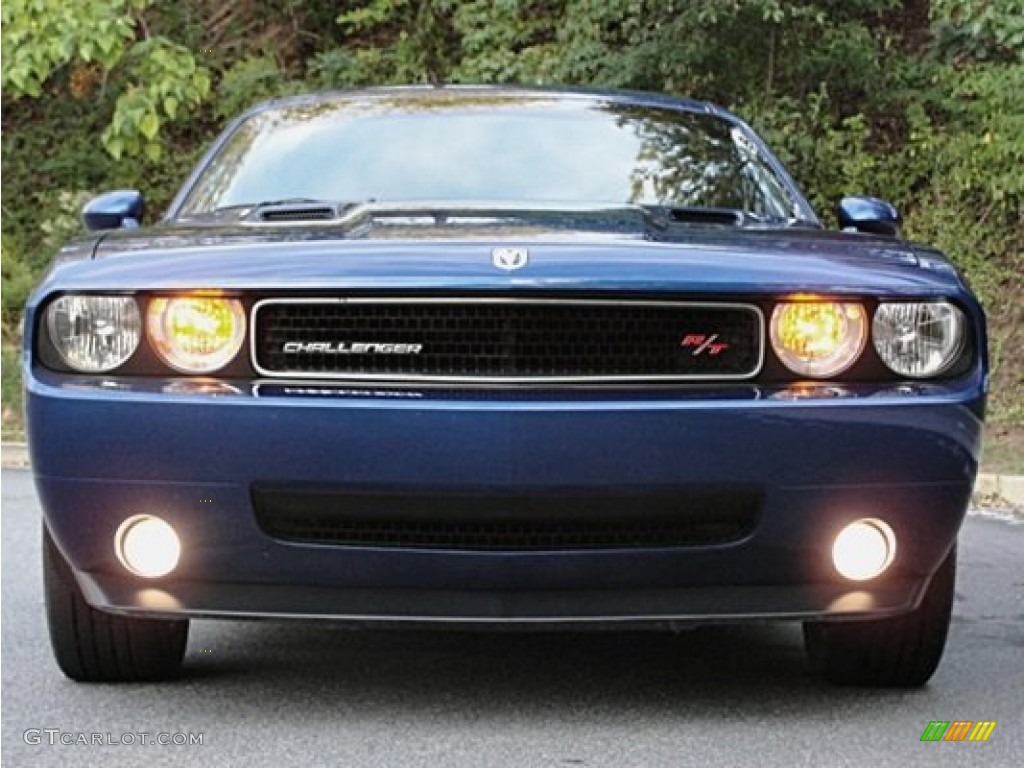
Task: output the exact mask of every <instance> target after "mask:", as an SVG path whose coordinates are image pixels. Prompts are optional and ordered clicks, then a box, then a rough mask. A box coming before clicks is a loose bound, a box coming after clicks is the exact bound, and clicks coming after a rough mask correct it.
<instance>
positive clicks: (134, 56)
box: [0, 0, 1024, 422]
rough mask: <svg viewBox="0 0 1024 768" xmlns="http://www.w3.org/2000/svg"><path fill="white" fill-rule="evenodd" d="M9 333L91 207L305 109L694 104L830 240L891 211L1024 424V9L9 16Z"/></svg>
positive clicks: (806, 1) (937, 0)
mask: <svg viewBox="0 0 1024 768" xmlns="http://www.w3.org/2000/svg"><path fill="white" fill-rule="evenodd" d="M0 18H2V22H3V29H2V43H3V67H2V79H0V82H2V85H3V136H2V154H3V170H4V173H5V174H6V176H5V183H4V191H5V195H4V199H3V219H2V223H3V307H2V311H3V323H4V329H5V335H6V336H7V337H8V338H9V339H10V338H11V336H12V333H13V329H14V328H16V327H17V323H18V320H19V318H20V307H21V305H22V302H23V301H24V298H25V296H26V294H27V291H28V288H29V285H30V284H31V283H32V281H33V280H34V279H36V277H37V276H38V275H39V274H40V272H41V270H42V269H43V268H44V267H45V265H46V263H47V261H48V259H49V258H50V257H51V255H52V253H53V252H54V250H55V249H56V247H57V245H58V243H59V241H60V240H62V239H63V238H64V237H65V236H66V235H67V234H69V233H71V232H72V231H74V230H75V229H76V227H77V222H76V215H77V208H78V207H79V205H80V204H81V202H82V200H83V199H85V198H86V197H88V195H90V194H93V193H96V192H99V191H102V190H103V189H106V188H112V187H138V188H140V189H143V190H144V191H145V193H146V196H147V205H148V208H149V210H151V211H152V210H154V209H157V210H159V208H160V207H162V206H163V205H165V204H166V203H167V202H168V201H169V200H170V198H171V196H172V195H173V194H174V191H175V190H176V188H177V186H178V185H179V184H180V183H181V181H182V179H183V178H184V176H185V175H186V173H187V171H188V169H189V168H190V167H191V166H192V164H193V163H194V162H195V161H196V159H197V158H198V156H199V154H200V153H201V152H202V151H203V149H204V148H205V146H207V145H208V144H209V142H210V141H211V140H212V138H213V136H214V135H215V134H216V131H217V130H218V129H219V128H220V126H222V125H223V123H224V121H225V120H226V119H228V118H230V117H232V116H234V115H236V114H238V113H239V112H241V111H242V110H244V109H245V108H247V107H249V106H251V105H252V104H253V103H255V102H257V101H260V100H262V99H266V98H270V97H274V96H278V95H284V94H287V93H292V92H296V91H299V90H315V89H322V88H348V87H355V86H363V85H379V84H396V83H442V82H464V83H473V82H489V83H514V82H518V83H527V84H579V85H588V86H604V87H623V88H633V89H646V90H653V91H662V92H668V93H676V94H680V95H687V96H694V97H697V98H705V99H708V100H711V101H716V102H718V103H721V104H724V105H725V106H729V107H731V108H732V109H734V110H735V111H737V112H738V113H739V114H741V115H742V116H744V117H745V118H746V119H747V120H749V121H750V122H751V123H753V124H754V126H755V128H757V129H758V130H759V132H761V133H762V134H763V135H764V136H765V138H766V139H768V141H769V144H771V145H772V146H773V148H774V149H775V150H776V151H777V152H778V154H779V155H780V156H781V157H782V159H783V161H784V162H785V163H786V164H787V166H788V167H789V168H790V170H791V171H792V172H793V174H794V176H795V177H796V178H797V180H798V181H799V183H800V184H801V186H803V187H804V189H805V191H806V192H807V194H808V196H809V198H810V199H811V201H812V203H813V204H814V206H815V208H816V209H817V210H818V212H819V214H820V215H822V216H823V217H824V218H825V219H826V221H829V222H831V216H832V209H833V207H834V205H835V203H836V201H837V200H838V199H839V198H840V197H842V196H843V195H847V194H873V195H877V196H880V197H885V198H889V199H891V200H892V201H893V202H894V203H895V204H896V205H897V207H898V208H900V209H901V210H902V211H903V213H904V216H905V219H906V231H907V233H908V235H910V236H911V237H914V238H917V239H920V240H924V241H927V242H931V243H934V244H935V245H937V246H938V247H940V248H942V249H943V250H945V251H946V252H948V253H949V254H950V255H951V256H952V257H953V258H954V260H955V261H956V262H957V263H958V265H959V266H960V267H961V268H962V269H963V270H964V272H965V274H966V275H967V277H968V278H969V279H970V280H971V282H972V283H973V285H974V286H975V288H976V290H977V291H978V292H979V294H980V295H981V297H982V298H983V300H985V302H986V303H987V304H988V307H989V315H990V319H991V330H992V336H993V344H992V357H993V360H994V362H995V364H996V366H997V369H996V374H995V382H996V383H995V387H994V389H995V397H994V411H995V412H996V418H997V419H1000V418H1009V419H1011V420H1013V419H1016V420H1018V421H1022V422H1024V410H1022V408H1021V406H1020V403H1021V402H1022V401H1024V380H1022V378H1021V374H1019V373H1017V374H1014V373H1013V370H1014V368H1015V367H1016V368H1017V369H1018V370H1022V369H1024V361H1022V360H1021V353H1020V352H1019V350H1020V349H1024V308H1021V309H1018V306H1020V303H1019V301H1017V300H1016V294H1018V293H1019V292H1020V291H1022V290H1024V284H1022V283H1024V277H1022V275H1024V256H1022V255H1021V254H1024V223H1022V218H1021V210H1024V174H1021V172H1020V169H1021V167H1024V0H931V2H930V3H928V2H914V3H900V2H897V0H846V2H843V3H835V2H831V1H830V0H792V2H790V1H785V2H784V1H783V0H742V2H741V1H740V0H702V2H699V3H688V2H678V1H676V0H602V1H601V2H597V0H488V1H486V2H485V0H461V1H456V0H352V1H351V2H346V3H342V4H340V5H339V4H336V3H332V2H328V0H309V1H308V2H300V0H237V1H236V2H233V3H223V2H214V0H176V2H170V0H76V2H74V3H67V2H58V0H5V2H4V3H3V6H2V11H0Z"/></svg>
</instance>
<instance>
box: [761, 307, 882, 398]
mask: <svg viewBox="0 0 1024 768" xmlns="http://www.w3.org/2000/svg"><path fill="white" fill-rule="evenodd" d="M867 327H868V322H867V314H866V313H865V311H864V307H863V306H861V305H860V304H859V303H856V302H839V301H817V300H811V301H791V302H784V303H781V304H778V305H776V307H775V309H774V311H773V312H772V320H771V340H772V348H773V349H774V350H775V354H776V355H778V356H779V359H780V360H781V361H782V363H783V365H785V366H786V367H787V368H789V369H790V370H791V371H793V372H794V373H797V374H800V375H801V376H810V377H813V378H819V379H821V378H828V377H829V376H834V375H836V374H838V373H842V372H843V371H845V370H846V369H847V368H849V367H850V366H851V365H853V364H854V363H855V362H856V361H857V358H858V357H860V353H861V352H862V351H863V350H864V345H865V343H866V342H867Z"/></svg>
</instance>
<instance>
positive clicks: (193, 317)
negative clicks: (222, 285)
mask: <svg viewBox="0 0 1024 768" xmlns="http://www.w3.org/2000/svg"><path fill="white" fill-rule="evenodd" d="M146 330H147V332H148V333H149V340H150V342H151V343H152V344H153V348H154V349H155V350H156V352H157V354H158V355H160V357H161V358H162V359H163V361H164V362H165V363H167V364H168V365H169V366H170V367H171V368H174V369H175V370H177V371H181V372H182V373H211V372H213V371H216V370H219V369H221V368H223V367H224V366H225V365H227V364H228V363H230V362H231V361H232V360H233V359H234V357H235V355H237V354H238V350H239V349H241V348H242V341H243V340H244V339H245V312H244V310H243V309H242V305H241V304H240V303H239V302H238V301H237V300H236V299H225V298H220V297H215V296H179V297H174V298H157V299H153V300H152V301H151V302H150V303H149V309H148V311H147V312H146Z"/></svg>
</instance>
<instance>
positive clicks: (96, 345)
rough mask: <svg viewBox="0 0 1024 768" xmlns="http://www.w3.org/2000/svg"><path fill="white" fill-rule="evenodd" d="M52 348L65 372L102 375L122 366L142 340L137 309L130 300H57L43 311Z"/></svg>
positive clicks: (87, 298)
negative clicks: (63, 364)
mask: <svg viewBox="0 0 1024 768" xmlns="http://www.w3.org/2000/svg"><path fill="white" fill-rule="evenodd" d="M46 314H47V330H48V331H49V335H50V342H51V343H52V344H53V348H54V349H55V350H56V351H57V354H58V355H60V358H61V360H63V361H64V363H65V365H67V366H68V367H69V368H71V369H73V370H75V371H79V372H81V373H104V372H106V371H112V370H114V369H115V368H118V367H120V366H121V365H123V364H124V363H125V362H126V361H127V360H128V358H130V357H131V356H132V354H133V353H134V352H135V350H136V349H137V348H138V346H139V341H140V340H141V338H142V318H141V315H140V313H139V305H138V304H137V303H136V302H135V299H134V298H132V297H131V296H84V295H75V294H70V295H67V296H61V297H59V298H57V299H56V300H55V301H54V302H53V303H52V304H50V307H49V310H48V311H47V313H46Z"/></svg>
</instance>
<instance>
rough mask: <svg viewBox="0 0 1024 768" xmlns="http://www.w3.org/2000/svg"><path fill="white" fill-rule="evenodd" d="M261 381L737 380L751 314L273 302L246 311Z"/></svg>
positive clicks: (668, 307) (716, 309) (754, 352)
mask: <svg viewBox="0 0 1024 768" xmlns="http://www.w3.org/2000/svg"><path fill="white" fill-rule="evenodd" d="M255 333H256V345H255V347H256V363H257V365H258V367H259V368H260V369H262V370H263V371H265V372H267V373H270V374H280V375H288V374H302V375H323V376H334V375H337V376H345V375H356V376H368V377H387V376H422V377H427V378H441V379H443V378H445V377H449V378H470V379H472V378H479V379H488V378H494V379H509V378H511V379H525V380H529V379H545V378H547V379H564V378H596V379H601V378H617V377H639V378H649V377H651V378H657V377H680V378H686V377H707V378H718V377H721V378H743V377H746V376H749V375H752V374H753V373H755V372H756V370H757V367H758V365H759V362H760V356H761V343H762V339H761V336H762V329H761V320H760V315H759V314H758V313H757V311H756V310H755V309H754V308H753V307H749V306H736V305H718V306H716V305H702V304H674V303H644V302H621V303H608V302H598V301H575V302H559V301H549V302H547V301H546V302H535V301H508V302H504V301H499V302H489V301H486V300H472V299H468V300H462V301H422V302H418V301H411V302H394V303H390V302H388V301H387V300H385V299H381V300H360V301H353V302H338V301H334V302H331V301H319V300H317V301H302V302H290V301H282V302H277V301H272V302H265V303H263V304H261V305H260V306H259V307H258V309H257V312H256V320H255Z"/></svg>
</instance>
